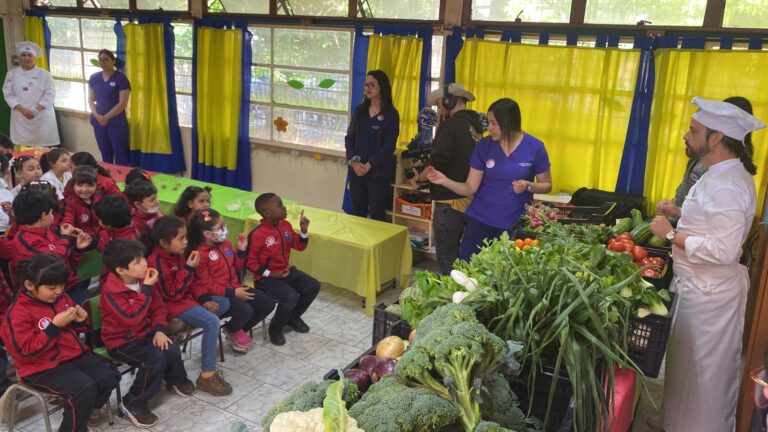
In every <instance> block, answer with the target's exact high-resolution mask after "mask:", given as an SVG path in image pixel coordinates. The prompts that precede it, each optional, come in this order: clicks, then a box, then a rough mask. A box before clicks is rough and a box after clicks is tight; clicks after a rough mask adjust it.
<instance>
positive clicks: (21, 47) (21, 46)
mask: <svg viewBox="0 0 768 432" xmlns="http://www.w3.org/2000/svg"><path fill="white" fill-rule="evenodd" d="M25 52H28V53H31V54H32V55H33V56H35V57H42V56H43V50H41V49H40V46H39V45H38V44H36V43H34V42H30V41H24V42H17V43H16V53H17V54H21V53H25Z"/></svg>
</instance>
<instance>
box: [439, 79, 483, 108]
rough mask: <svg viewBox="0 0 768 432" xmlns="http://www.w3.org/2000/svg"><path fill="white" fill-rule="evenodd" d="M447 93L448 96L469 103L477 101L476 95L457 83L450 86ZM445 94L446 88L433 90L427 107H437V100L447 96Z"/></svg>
mask: <svg viewBox="0 0 768 432" xmlns="http://www.w3.org/2000/svg"><path fill="white" fill-rule="evenodd" d="M447 91H448V94H451V95H454V96H458V97H461V98H464V99H466V100H467V101H469V102H471V101H473V100H475V95H473V94H472V93H470V92H468V91H467V90H466V89H464V86H463V85H461V84H457V83H451V84H448V90H447ZM445 92H446V90H445V87H440V88H438V89H435V90H432V92H431V93H429V95H427V105H437V100H438V99H440V98H441V97H443V96H445Z"/></svg>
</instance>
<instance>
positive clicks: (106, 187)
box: [64, 152, 123, 198]
mask: <svg viewBox="0 0 768 432" xmlns="http://www.w3.org/2000/svg"><path fill="white" fill-rule="evenodd" d="M70 163H71V164H72V170H75V169H76V168H77V167H79V166H89V167H93V168H95V169H96V174H97V176H96V180H97V186H96V196H97V197H98V198H101V197H104V196H107V195H117V196H120V197H122V196H123V193H122V192H121V191H120V189H119V188H118V187H117V183H115V180H114V179H112V176H110V175H109V171H107V170H106V169H105V168H104V167H103V166H101V165H99V163H98V162H96V158H95V157H93V155H92V154H90V153H88V152H77V153H75V154H73V155H72V157H71V158H70ZM70 195H72V184H67V185H66V186H65V187H64V198H67V197H68V196H70Z"/></svg>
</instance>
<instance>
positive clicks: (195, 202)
mask: <svg viewBox="0 0 768 432" xmlns="http://www.w3.org/2000/svg"><path fill="white" fill-rule="evenodd" d="M209 208H211V187H210V186H206V187H204V188H201V187H199V186H187V188H186V189H184V191H183V192H182V193H181V195H180V196H179V200H178V201H176V205H175V206H174V207H173V214H175V215H176V216H178V217H180V218H182V219H184V222H187V223H189V220H190V219H191V218H192V214H193V213H194V212H195V211H197V210H205V209H209Z"/></svg>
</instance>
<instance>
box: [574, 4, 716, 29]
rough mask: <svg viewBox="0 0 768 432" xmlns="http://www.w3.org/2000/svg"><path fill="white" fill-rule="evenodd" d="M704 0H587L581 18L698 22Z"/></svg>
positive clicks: (610, 21) (593, 21)
mask: <svg viewBox="0 0 768 432" xmlns="http://www.w3.org/2000/svg"><path fill="white" fill-rule="evenodd" d="M706 6H707V0H660V1H654V2H652V1H648V0H587V11H586V14H585V16H584V22H587V23H590V24H632V25H634V24H636V23H637V22H638V21H640V20H645V21H650V22H651V23H653V24H654V25H680V26H700V25H702V24H703V23H704V10H705V9H706Z"/></svg>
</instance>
